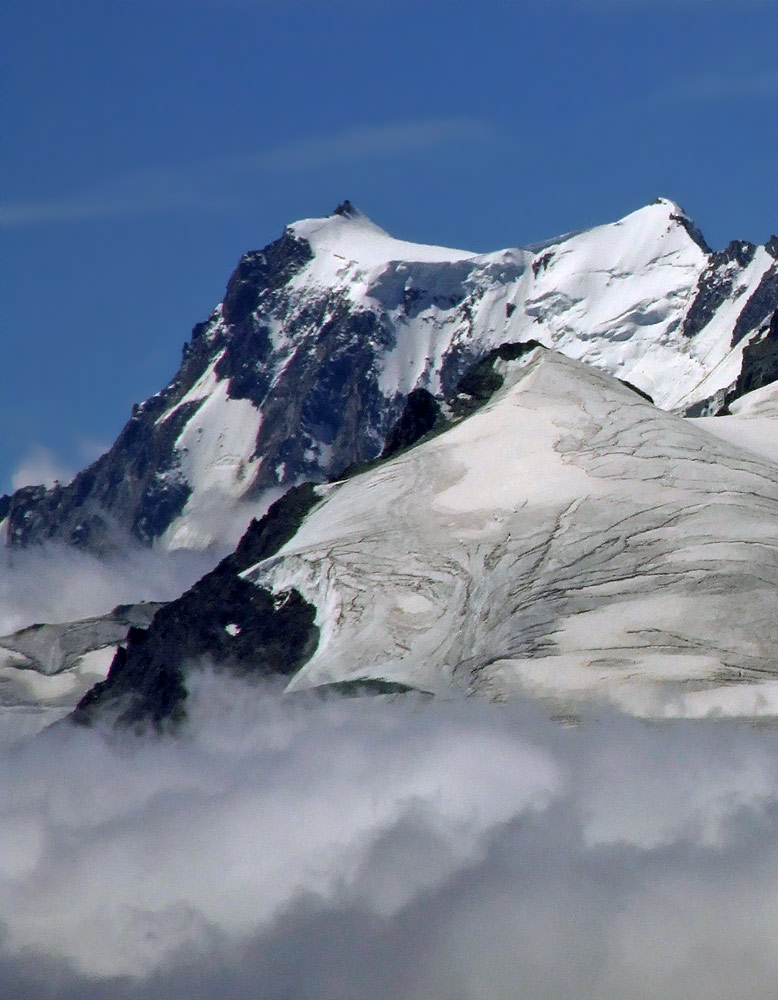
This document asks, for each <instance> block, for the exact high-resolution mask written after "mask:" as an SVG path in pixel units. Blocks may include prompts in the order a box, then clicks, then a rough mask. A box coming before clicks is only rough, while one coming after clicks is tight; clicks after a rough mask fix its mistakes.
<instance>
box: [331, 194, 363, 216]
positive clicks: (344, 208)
mask: <svg viewBox="0 0 778 1000" xmlns="http://www.w3.org/2000/svg"><path fill="white" fill-rule="evenodd" d="M332 214H333V215H342V216H345V218H347V219H349V218H351V217H352V216H354V215H359V214H360V212H359V211H358V209H356V208H354V206H353V205H352V204H351V202H350V201H349V200H348V198H346V200H345V201H342V202H341V203H340V204H339V205H338V206H337V207H336V209H335V211H334V212H333V213H332Z"/></svg>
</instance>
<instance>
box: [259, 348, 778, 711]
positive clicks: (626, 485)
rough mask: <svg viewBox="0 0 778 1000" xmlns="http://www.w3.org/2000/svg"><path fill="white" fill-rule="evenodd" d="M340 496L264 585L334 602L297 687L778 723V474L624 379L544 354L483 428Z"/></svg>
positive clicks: (323, 605)
mask: <svg viewBox="0 0 778 1000" xmlns="http://www.w3.org/2000/svg"><path fill="white" fill-rule="evenodd" d="M506 371H507V369H506ZM323 492H325V493H326V501H325V502H324V503H323V504H322V505H321V506H320V507H319V508H317V509H316V510H314V511H313V512H312V513H311V514H310V515H309V516H308V518H307V519H306V521H305V522H304V523H303V525H302V527H301V529H300V530H299V531H298V533H297V535H296V536H295V537H294V538H293V539H292V540H291V541H290V542H289V543H288V544H287V545H286V546H285V547H284V548H283V549H282V550H281V551H280V552H279V553H278V554H277V556H275V557H273V558H271V559H269V560H267V561H266V562H264V563H261V564H260V565H259V566H258V567H256V568H255V569H254V570H252V571H249V573H248V574H247V575H248V577H249V578H250V579H252V580H256V581H257V582H259V583H262V584H263V585H265V586H271V587H272V588H275V589H277V590H279V591H281V590H284V589H287V588H290V587H297V588H298V589H299V590H300V591H301V592H302V593H303V595H304V596H305V597H306V599H307V600H309V601H311V602H312V603H314V604H315V605H316V607H317V609H318V619H317V621H318V624H319V626H320V628H321V632H322V638H321V642H320V645H319V649H318V650H317V652H316V654H315V655H314V657H313V658H312V659H311V660H310V661H309V662H308V664H307V665H306V666H305V667H303V669H302V670H301V671H300V673H299V674H298V675H297V676H296V677H295V678H294V679H293V680H292V682H291V685H290V687H291V688H292V689H300V688H304V687H306V686H310V685H318V684H322V683H326V682H330V681H335V680H347V679H355V678H360V677H372V678H386V679H390V680H394V681H399V682H402V683H406V684H410V685H413V686H415V687H419V688H422V689H425V690H430V691H435V692H442V691H445V690H446V689H448V688H449V687H450V686H451V685H452V684H453V685H454V686H456V687H460V688H462V689H464V690H468V691H478V692H481V693H484V694H487V695H489V696H492V697H502V696H505V695H508V694H511V693H517V692H521V691H524V692H527V691H528V692H531V693H532V694H534V695H540V696H546V697H550V698H552V699H555V700H556V701H558V702H559V703H560V705H562V706H567V707H569V706H570V705H575V704H576V703H577V702H580V701H581V699H587V698H597V699H609V700H611V701H613V702H614V703H616V704H618V705H619V706H620V707H622V708H624V709H626V710H628V711H630V712H634V713H636V714H645V715H652V716H664V715H682V716H698V715H708V714H716V713H724V714H730V713H731V714H736V715H760V714H767V715H774V714H778V684H776V682H775V681H774V679H773V678H774V676H775V675H776V673H778V663H776V660H775V649H776V648H777V647H776V641H777V640H778V536H777V535H776V530H775V529H776V523H778V468H776V467H775V466H774V465H773V464H772V463H769V462H767V461H766V460H764V459H760V457H759V456H757V455H756V454H754V453H751V452H748V451H742V450H741V449H739V448H736V447H733V446H731V445H728V444H727V443H725V442H722V441H721V440H720V439H718V438H716V437H713V436H712V435H710V434H708V433H706V432H705V431H704V430H701V429H700V428H698V427H696V426H694V425H693V424H692V423H690V422H689V421H685V420H683V419H681V418H679V417H676V416H673V415H671V414H668V413H665V412H663V411H661V410H659V409H657V408H655V407H653V406H651V404H649V403H647V402H646V401H644V400H642V399H641V398H640V397H639V396H637V395H636V394H634V393H632V392H631V391H630V390H629V389H626V388H624V387H623V386H621V385H620V384H619V383H618V382H617V381H616V380H614V379H613V378H611V377H609V376H605V375H601V374H599V373H598V372H596V371H594V370H592V369H590V368H588V367H586V366H583V365H580V364H578V363H577V362H573V361H570V360H568V359H566V358H564V357H562V356H560V355H556V354H553V353H550V352H547V351H545V350H543V349H539V350H537V351H535V352H533V353H532V355H530V357H529V360H528V361H527V362H526V363H525V364H524V365H523V366H522V365H518V366H516V365H514V366H512V367H511V370H510V372H509V373H508V374H507V377H506V385H505V387H504V388H503V389H502V390H501V391H500V392H499V393H498V394H497V395H496V396H495V397H494V398H493V400H492V401H491V402H490V403H489V404H488V405H487V406H486V407H485V408H484V409H483V410H481V411H479V412H478V413H477V414H475V415H474V416H473V417H471V418H469V419H468V420H466V421H464V422H462V423H461V424H459V425H457V426H456V427H454V428H453V429H451V430H449V431H447V432H446V433H445V434H443V435H441V436H439V437H437V438H434V439H432V440H431V441H429V442H427V443H425V444H422V445H420V446H417V447H416V448H415V449H412V450H411V451H410V452H408V453H407V454H405V455H403V456H401V457H399V458H397V459H395V460H394V461H391V462H389V463H387V464H386V465H383V466H381V467H379V468H377V469H376V470H375V471H372V472H368V473H365V474H363V475H361V476H359V477H357V478H355V479H352V480H350V481H348V482H345V483H343V484H342V485H339V486H335V487H331V488H328V490H325V491H323Z"/></svg>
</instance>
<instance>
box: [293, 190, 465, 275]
mask: <svg viewBox="0 0 778 1000" xmlns="http://www.w3.org/2000/svg"><path fill="white" fill-rule="evenodd" d="M344 205H346V206H348V207H347V208H346V209H344V208H343V206H338V209H336V211H335V212H334V213H333V214H332V215H328V216H325V217H324V218H320V219H301V220H300V221H299V222H294V223H292V225H290V226H289V227H288V231H289V232H290V233H291V234H292V235H293V236H294V237H296V238H297V239H304V240H306V241H307V242H308V243H309V245H310V247H311V250H312V251H313V253H314V255H315V256H316V258H317V260H316V265H319V266H318V267H317V266H316V265H312V268H313V269H315V270H317V271H321V272H322V274H323V273H325V268H323V267H322V265H325V264H330V265H331V268H332V269H334V270H335V271H338V270H342V268H343V267H344V266H345V265H348V264H357V265H359V266H360V267H363V268H374V267H380V266H382V265H386V264H388V263H390V262H391V261H400V260H405V261H427V262H439V261H455V260H464V259H466V258H468V257H472V256H474V254H473V253H471V252H468V251H465V250H452V249H450V248H448V247H438V246H427V245H426V244H423V243H410V242H408V241H406V240H399V239H395V237H393V236H391V235H390V234H389V233H387V232H386V231H385V230H383V229H381V227H380V226H378V225H376V223H375V222H373V221H372V219H369V218H368V217H367V216H366V215H365V214H364V213H363V212H360V211H359V209H357V208H355V207H354V206H353V205H352V204H351V202H344ZM330 258H333V260H330ZM331 268H327V269H326V270H330V269H331Z"/></svg>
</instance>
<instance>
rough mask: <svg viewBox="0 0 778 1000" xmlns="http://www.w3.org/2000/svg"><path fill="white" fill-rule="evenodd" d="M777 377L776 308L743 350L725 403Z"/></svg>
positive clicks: (777, 313)
mask: <svg viewBox="0 0 778 1000" xmlns="http://www.w3.org/2000/svg"><path fill="white" fill-rule="evenodd" d="M776 379H778V309H776V310H775V312H774V313H773V314H772V317H771V319H770V322H769V324H767V325H766V326H765V327H764V329H763V330H761V331H760V332H759V333H758V334H757V335H756V336H755V337H754V339H753V340H752V341H751V342H750V343H749V344H748V345H747V346H746V348H745V350H744V351H743V366H742V368H741V371H740V375H739V376H738V379H737V382H736V383H735V388H734V390H733V391H732V392H731V393H730V394H729V395H728V396H727V404H729V403H732V402H733V401H734V400H736V399H738V398H739V397H740V396H743V395H745V393H747V392H751V391H753V390H754V389H761V388H762V387H763V386H765V385H769V384H770V383H771V382H775V381H776Z"/></svg>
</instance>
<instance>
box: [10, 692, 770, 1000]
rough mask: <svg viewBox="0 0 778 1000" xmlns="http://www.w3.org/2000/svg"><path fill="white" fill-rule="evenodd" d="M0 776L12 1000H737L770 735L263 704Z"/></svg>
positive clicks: (53, 748) (69, 736)
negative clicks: (160, 736)
mask: <svg viewBox="0 0 778 1000" xmlns="http://www.w3.org/2000/svg"><path fill="white" fill-rule="evenodd" d="M192 718H193V725H192V727H191V728H190V729H189V730H188V731H187V732H186V733H185V735H184V736H183V737H182V738H181V739H179V740H178V741H174V740H167V739H165V740H152V739H136V738H131V737H129V736H126V737H122V738H116V737H111V738H108V737H106V736H104V735H101V734H99V733H97V732H93V731H86V730H73V729H71V728H70V727H69V726H64V727H58V728H57V729H55V730H52V731H49V732H48V733H46V734H44V735H43V736H42V737H40V738H38V739H37V740H36V741H32V742H31V743H29V744H27V745H25V746H23V747H19V748H16V749H15V750H13V751H6V753H5V754H4V757H5V759H4V760H2V761H0V765H1V770H2V774H3V778H2V782H1V784H0V788H1V791H0V817H2V819H1V820H0V843H2V844H3V850H2V852H0V919H2V922H3V927H4V935H3V936H2V938H0V942H1V947H2V954H1V957H0V981H1V982H3V984H4V990H3V996H4V997H5V998H8V1000H16V998H17V997H19V998H21V997H25V998H26V997H29V996H31V995H45V996H46V997H51V998H55V997H56V998H75V997H78V998H80V1000H81V998H87V997H88V998H108V997H111V998H117V997H118V998H125V997H126V998H140V997H151V996H153V997H155V998H159V1000H167V998H173V997H181V996H186V997H187V998H193V1000H196V998H203V1000H205V998H216V997H218V998H220V1000H222V998H230V1000H237V998H249V997H250V998H256V997H261V998H262V1000H282V998H290V997H295V998H297V997H316V998H317V1000H344V998H365V1000H367V998H370V1000H384V998H385V1000H390V998H391V1000H406V998H407V1000H505V998H509V997H510V998H514V997H515V998H519V997H521V998H530V997H531V998H532V1000H546V998H548V1000H551V998H553V1000H567V998H570V1000H573V998H575V1000H624V998H625V997H629V998H630V1000H647V998H652V1000H658V998H662V1000H674V998H677V1000H681V998H683V1000H703V998H704V1000H754V998H755V997H767V996H770V995H772V992H771V991H773V990H774V984H775V982H778V934H776V927H778V864H776V861H778V857H777V856H776V855H778V826H777V825H776V819H777V818H778V809H777V808H776V805H777V804H778V754H776V749H778V747H776V743H777V742H778V733H776V731H775V730H773V729H761V730H758V729H753V728H749V727H747V726H745V725H743V724H739V723H733V722H719V723H712V722H704V723H689V722H675V723H667V724H661V725H657V724H652V725H649V724H645V723H640V722H637V721H635V720H631V719H627V718H624V717H622V716H620V715H618V714H605V715H602V716H600V717H599V718H598V719H588V720H586V721H585V723H584V724H583V725H582V726H581V727H580V728H577V729H570V728H563V727H562V726H560V725H558V724H556V723H553V722H550V721H548V720H547V719H545V718H543V717H542V715H541V714H540V713H539V711H538V710H537V708H533V707H532V706H529V705H525V704H515V705H504V706H496V705H490V704H487V703H485V702H482V701H476V700H469V701H465V702H458V701H452V702H444V703H441V702H429V703H427V702H424V703H420V702H417V701H413V700H403V699H400V700H395V701H389V702H387V701H385V700H378V699H376V700H370V699H367V700H354V701H333V702H328V703H318V704H311V703H309V702H307V701H305V700H290V701H288V702H285V703H282V702H280V701H279V700H278V699H277V698H275V697H274V696H273V695H272V693H269V692H267V691H265V692H261V691H259V690H256V689H251V690H247V688H246V687H245V686H243V685H240V684H238V682H235V681H228V680H227V679H226V678H224V677H215V675H214V674H212V673H211V672H204V673H202V675H201V676H200V678H199V682H198V684H197V687H196V690H195V693H194V695H193V699H192Z"/></svg>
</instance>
